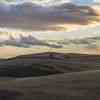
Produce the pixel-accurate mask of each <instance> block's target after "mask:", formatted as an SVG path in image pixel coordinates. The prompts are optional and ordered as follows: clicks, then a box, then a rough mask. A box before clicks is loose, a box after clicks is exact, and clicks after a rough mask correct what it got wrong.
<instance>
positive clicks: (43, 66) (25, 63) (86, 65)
mask: <svg viewBox="0 0 100 100" xmlns="http://www.w3.org/2000/svg"><path fill="white" fill-rule="evenodd" d="M99 69H100V56H99V55H86V54H71V53H69V54H64V53H55V52H46V53H38V54H30V55H23V56H17V57H15V58H10V59H6V60H3V59H2V60H1V61H0V76H1V77H33V76H45V75H49V74H59V73H60V74H61V73H70V72H80V71H87V70H99Z"/></svg>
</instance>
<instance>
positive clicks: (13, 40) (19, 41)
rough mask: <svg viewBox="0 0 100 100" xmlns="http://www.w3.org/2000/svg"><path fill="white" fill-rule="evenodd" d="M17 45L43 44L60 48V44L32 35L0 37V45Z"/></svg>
mask: <svg viewBox="0 0 100 100" xmlns="http://www.w3.org/2000/svg"><path fill="white" fill-rule="evenodd" d="M5 45H6V46H7V45H8V46H17V47H25V48H30V47H32V46H45V47H50V48H62V46H61V45H56V44H50V43H47V42H46V41H44V40H39V39H37V38H35V37H34V36H32V35H28V36H24V35H22V34H20V35H19V37H18V38H17V37H13V36H12V35H10V36H8V37H6V38H4V39H2V38H1V39H0V46H5Z"/></svg>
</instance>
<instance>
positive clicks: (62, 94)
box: [0, 70, 100, 100]
mask: <svg viewBox="0 0 100 100" xmlns="http://www.w3.org/2000/svg"><path fill="white" fill-rule="evenodd" d="M0 88H1V89H0V100H100V71H99V70H98V71H85V72H78V73H77V72H75V73H68V74H62V75H51V76H46V77H37V78H36V77H35V78H24V79H16V80H11V81H9V82H8V83H5V82H4V83H3V82H2V83H1V84H0Z"/></svg>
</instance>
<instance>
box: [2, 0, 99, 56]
mask: <svg viewBox="0 0 100 100" xmlns="http://www.w3.org/2000/svg"><path fill="white" fill-rule="evenodd" d="M8 1H9V2H8ZM99 2H100V0H59V1H58V0H11V1H10V0H1V1H0V50H1V53H0V58H2V57H8V56H11V55H17V54H18V55H20V54H23V52H24V54H26V53H29V52H31V53H34V52H35V50H36V51H37V49H38V48H40V49H41V50H40V51H43V50H44V51H45V50H49V49H48V48H50V50H57V51H65V50H66V51H68V52H69V51H71V52H77V51H82V53H84V52H88V53H89V52H90V51H92V53H96V52H97V53H100V52H99V48H100V45H99V42H100V13H99V12H100V5H99ZM8 50H10V51H12V52H9V53H7V51H8ZM32 50H34V52H32ZM38 50H39V49H38ZM84 50H85V51H84Z"/></svg>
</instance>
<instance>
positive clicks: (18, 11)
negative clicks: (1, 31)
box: [0, 3, 98, 31]
mask: <svg viewBox="0 0 100 100" xmlns="http://www.w3.org/2000/svg"><path fill="white" fill-rule="evenodd" d="M8 9H9V10H8ZM96 16H98V15H97V14H96V13H95V10H93V9H92V8H90V7H80V6H76V5H73V4H70V3H63V4H60V5H57V6H48V7H47V6H41V5H37V4H33V3H23V4H18V5H13V4H10V5H5V4H4V5H2V4H0V27H6V28H15V29H22V30H32V31H59V30H60V29H61V30H62V29H63V28H66V26H63V27H61V26H60V25H63V24H76V25H88V24H90V23H91V22H93V21H96V20H97V19H96ZM94 17H95V18H94Z"/></svg>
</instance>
